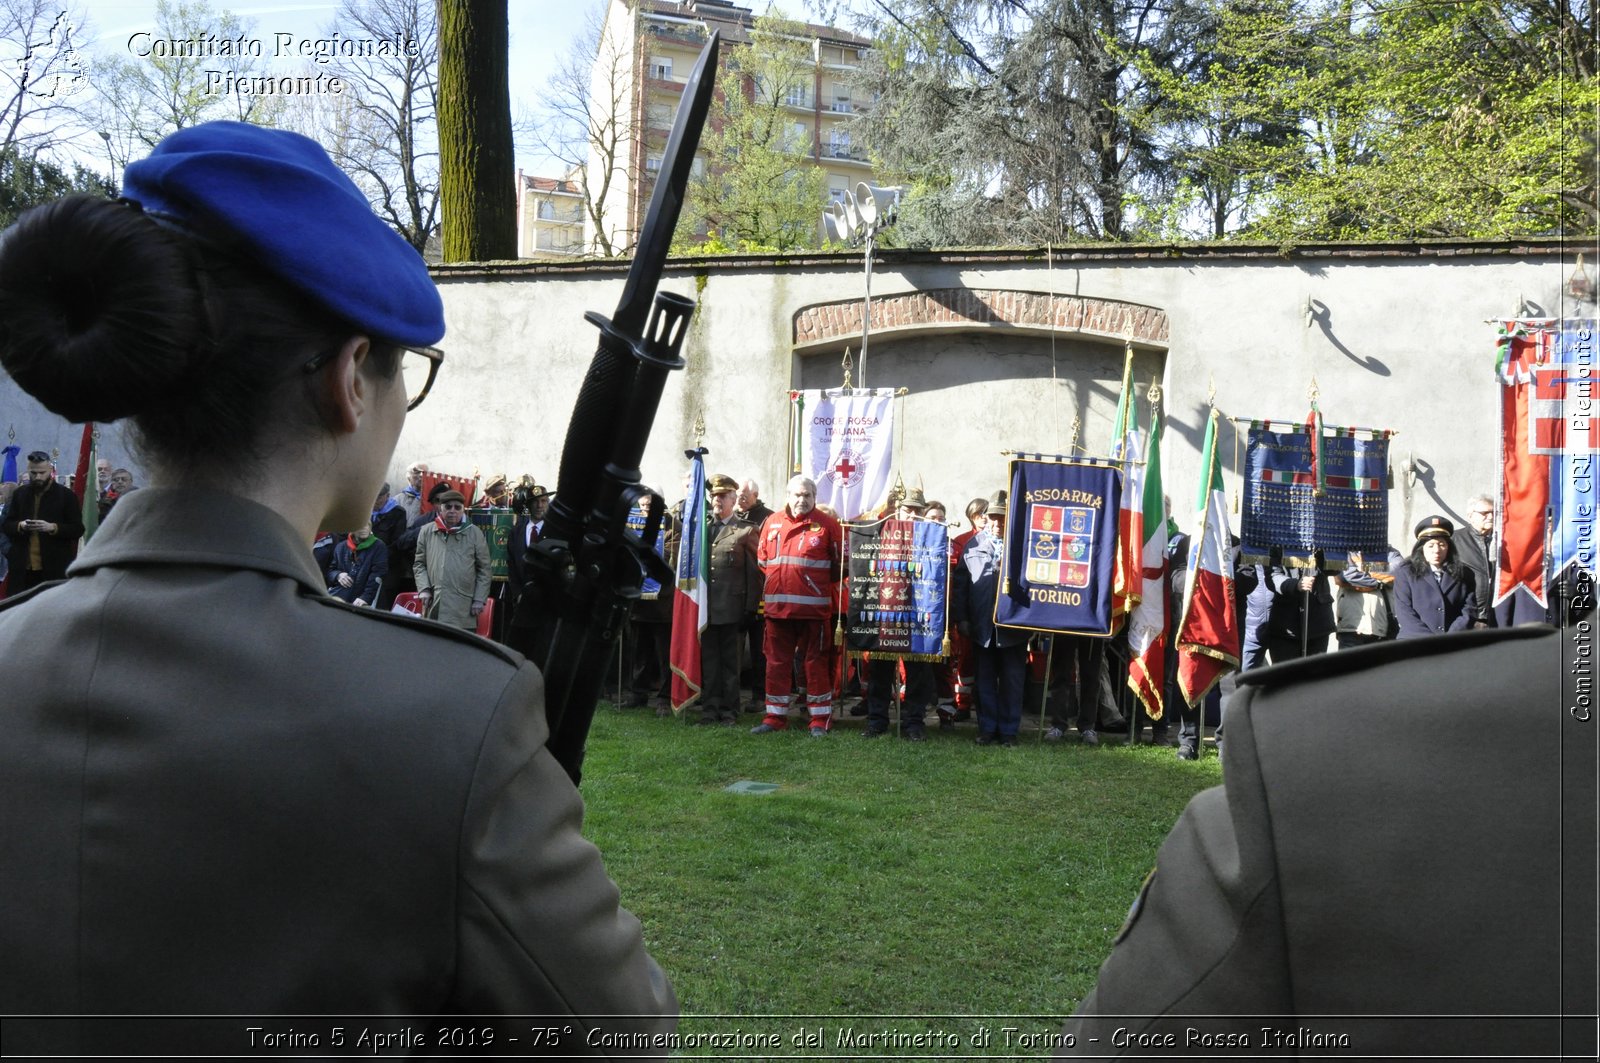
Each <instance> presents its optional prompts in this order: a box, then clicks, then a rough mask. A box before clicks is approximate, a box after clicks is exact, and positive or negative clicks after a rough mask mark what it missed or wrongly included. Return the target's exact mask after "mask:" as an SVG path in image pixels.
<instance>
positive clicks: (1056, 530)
mask: <svg viewBox="0 0 1600 1063" xmlns="http://www.w3.org/2000/svg"><path fill="white" fill-rule="evenodd" d="M1121 500H1122V474H1121V472H1119V471H1118V470H1117V468H1116V467H1115V466H1112V465H1099V464H1093V463H1089V462H1078V461H1042V460H1040V461H1035V460H1027V459H1019V460H1016V461H1013V462H1012V463H1011V497H1010V504H1009V507H1008V510H1007V517H1006V520H1007V525H1006V534H1005V544H1006V558H1005V578H1004V579H1003V580H1002V582H1001V585H1000V594H999V596H998V597H997V598H996V600H995V614H994V620H995V623H997V624H1000V625H1002V626H1004V627H1023V628H1031V629H1033V630H1036V631H1059V632H1064V633H1070V634H1077V635H1109V634H1111V585H1112V582H1113V578H1114V576H1113V572H1114V567H1115V565H1116V558H1117V516H1118V511H1119V509H1120V507H1121Z"/></svg>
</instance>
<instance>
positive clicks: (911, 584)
mask: <svg viewBox="0 0 1600 1063" xmlns="http://www.w3.org/2000/svg"><path fill="white" fill-rule="evenodd" d="M847 529H848V532H849V556H850V604H849V608H848V610H847V613H846V616H845V646H846V647H847V648H848V650H849V651H850V652H851V653H870V654H873V655H874V656H876V655H879V654H883V655H886V656H892V657H909V658H912V659H914V660H934V659H937V658H939V657H941V656H943V655H945V654H947V653H948V652H949V650H948V648H947V647H946V645H945V619H946V602H947V600H948V595H949V589H950V531H949V529H948V528H946V527H945V526H944V525H943V524H940V523H938V522H936V521H931V520H896V519H889V520H880V521H877V522H876V523H872V524H851V525H847Z"/></svg>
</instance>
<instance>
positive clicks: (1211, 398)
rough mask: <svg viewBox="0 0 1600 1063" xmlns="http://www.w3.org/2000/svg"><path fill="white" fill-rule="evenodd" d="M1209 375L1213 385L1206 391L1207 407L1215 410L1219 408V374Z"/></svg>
mask: <svg viewBox="0 0 1600 1063" xmlns="http://www.w3.org/2000/svg"><path fill="white" fill-rule="evenodd" d="M1207 375H1208V376H1210V378H1211V385H1210V387H1209V388H1208V389H1207V390H1206V405H1207V406H1210V407H1211V408H1212V409H1213V410H1215V409H1216V408H1217V374H1215V373H1210V374H1207Z"/></svg>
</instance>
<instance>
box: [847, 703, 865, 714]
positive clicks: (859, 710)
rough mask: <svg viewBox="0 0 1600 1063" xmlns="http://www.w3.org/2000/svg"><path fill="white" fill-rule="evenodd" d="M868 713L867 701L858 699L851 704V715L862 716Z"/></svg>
mask: <svg viewBox="0 0 1600 1063" xmlns="http://www.w3.org/2000/svg"><path fill="white" fill-rule="evenodd" d="M866 714H867V703H866V702H864V701H858V702H856V703H855V704H854V705H852V706H850V715H851V716H856V717H861V716H865V715H866Z"/></svg>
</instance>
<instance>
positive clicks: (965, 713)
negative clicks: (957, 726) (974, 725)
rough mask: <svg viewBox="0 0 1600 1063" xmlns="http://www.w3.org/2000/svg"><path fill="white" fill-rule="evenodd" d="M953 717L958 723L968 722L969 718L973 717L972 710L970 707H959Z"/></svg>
mask: <svg viewBox="0 0 1600 1063" xmlns="http://www.w3.org/2000/svg"><path fill="white" fill-rule="evenodd" d="M951 718H952V719H953V720H955V721H956V723H966V722H967V721H968V720H970V719H972V711H971V710H970V709H957V710H956V714H955V716H953V717H951Z"/></svg>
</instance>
